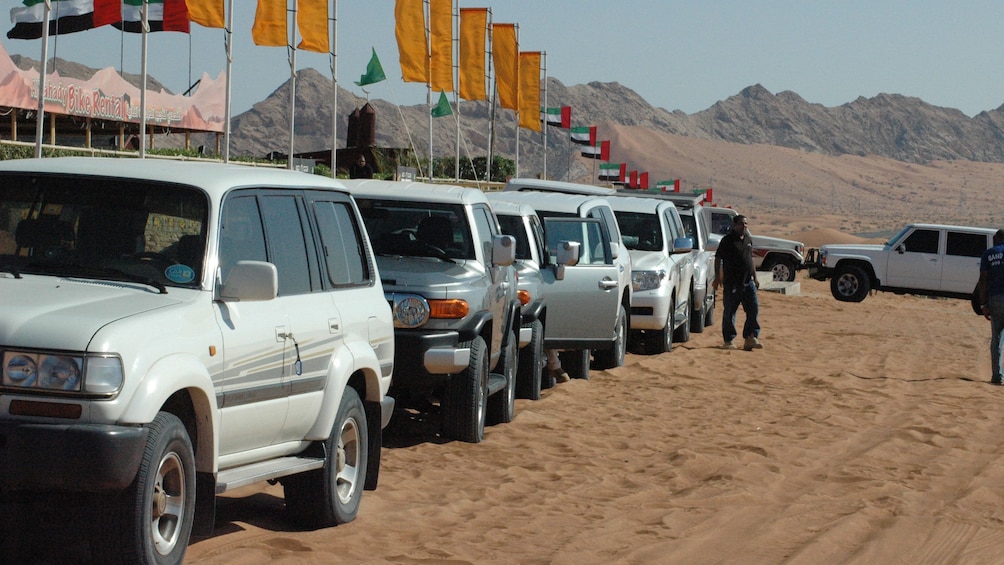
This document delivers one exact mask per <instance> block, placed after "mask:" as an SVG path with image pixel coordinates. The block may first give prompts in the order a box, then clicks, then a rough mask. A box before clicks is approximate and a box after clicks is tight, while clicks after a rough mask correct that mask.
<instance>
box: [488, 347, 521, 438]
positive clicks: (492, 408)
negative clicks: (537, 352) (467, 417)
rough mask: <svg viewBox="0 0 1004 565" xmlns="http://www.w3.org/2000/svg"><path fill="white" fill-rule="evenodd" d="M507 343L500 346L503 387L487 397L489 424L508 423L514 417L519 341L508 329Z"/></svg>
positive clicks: (500, 370) (500, 369) (500, 368)
mask: <svg viewBox="0 0 1004 565" xmlns="http://www.w3.org/2000/svg"><path fill="white" fill-rule="evenodd" d="M508 339H509V341H508V345H506V346H505V347H504V348H502V355H500V356H499V357H501V360H500V361H499V366H498V369H499V372H500V373H502V374H503V375H505V388H503V389H502V390H500V391H498V392H496V393H495V394H493V395H491V396H490V397H488V413H487V415H486V418H487V421H488V423H489V424H491V425H495V424H508V423H509V422H512V419H513V418H515V417H516V367H517V365H518V364H519V342H517V341H516V333H515V332H513V331H512V330H510V331H509V338H508Z"/></svg>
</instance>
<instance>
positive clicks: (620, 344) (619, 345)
mask: <svg viewBox="0 0 1004 565" xmlns="http://www.w3.org/2000/svg"><path fill="white" fill-rule="evenodd" d="M627 333H628V327H627V311H626V310H625V309H624V305H623V304H622V305H620V306H618V308H617V322H616V323H615V324H614V336H615V337H614V344H613V347H611V348H610V349H606V350H603V351H597V352H596V368H597V369H600V370H605V369H613V368H614V367H620V366H621V365H623V364H624V354H625V353H626V351H627ZM562 365H564V362H562ZM569 374H571V371H569Z"/></svg>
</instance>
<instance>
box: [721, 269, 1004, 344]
mask: <svg viewBox="0 0 1004 565" xmlns="http://www.w3.org/2000/svg"><path fill="white" fill-rule="evenodd" d="M1002 299H1004V297H1002ZM722 302H723V303H724V308H725V311H724V312H723V313H722V337H723V338H725V341H732V340H733V339H735V338H736V312H738V311H739V305H740V304H741V305H742V307H743V312H746V323H745V324H743V337H744V338H747V337H760V322H758V321H757V314H758V313H759V311H760V302H759V301H758V300H757V296H756V283H755V282H753V281H752V280H750V281H749V282H747V283H746V284H744V285H742V286H737V287H731V288H730V287H728V286H724V287H722ZM1002 307H1004V300H1002ZM1001 321H1002V322H1001V323H1002V324H1004V316H1002V317H1001Z"/></svg>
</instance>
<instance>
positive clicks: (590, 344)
mask: <svg viewBox="0 0 1004 565" xmlns="http://www.w3.org/2000/svg"><path fill="white" fill-rule="evenodd" d="M496 198H499V199H503V200H507V201H510V202H519V203H522V204H528V205H530V206H531V207H533V209H534V210H536V211H537V214H538V215H539V216H540V217H541V218H542V219H543V220H544V235H545V238H546V239H547V241H548V242H549V244H551V245H552V247H548V252H549V253H550V254H551V255H554V254H555V250H554V247H553V245H557V244H558V243H559V242H560V241H564V240H560V238H561V237H565V239H575V241H579V242H580V243H583V244H585V243H587V242H585V241H583V238H584V237H589V236H590V234H591V233H592V232H590V231H589V230H585V231H583V229H580V228H577V227H574V226H564V227H567V228H568V233H567V234H566V233H556V234H551V233H548V225H549V223H548V220H549V219H552V218H554V219H557V218H593V219H595V220H597V222H599V224H600V229H601V233H602V234H603V236H604V237H605V242H604V245H598V244H597V243H596V242H594V243H593V247H591V248H586V247H584V248H583V249H581V254H582V258H581V259H580V260H579V262H578V265H579V266H581V267H585V266H589V268H588V269H586V268H579V269H572V270H571V271H572V272H573V273H574V277H576V278H578V277H581V278H582V280H581V281H577V282H576V283H575V284H571V285H568V286H572V287H575V288H579V289H581V293H580V295H579V296H578V298H573V297H572V296H571V295H569V294H566V295H564V296H562V298H561V302H560V304H561V305H560V306H559V308H560V309H561V310H562V311H564V312H565V313H564V314H562V315H561V318H562V319H563V320H573V319H574V320H575V322H574V325H573V326H571V327H568V328H565V329H563V330H559V329H558V328H557V327H554V326H550V327H548V328H546V329H545V333H544V335H545V339H544V341H545V346H546V347H548V348H551V349H563V350H566V351H565V352H563V353H562V354H561V359H562V361H561V363H562V366H563V367H564V368H565V369H566V371H568V373H569V374H570V375H575V374H576V373H577V372H578V373H579V376H583V377H584V376H586V375H588V370H589V365H590V352H592V355H593V357H594V361H595V363H596V366H597V368H599V369H610V368H613V367H620V366H621V365H623V364H624V354H625V349H626V346H627V332H628V324H629V323H630V320H629V318H628V311H629V310H630V308H631V292H632V291H631V256H630V254H629V253H628V251H627V247H625V246H624V242H623V239H622V238H621V233H620V228H619V227H618V226H617V219H616V217H615V216H614V212H613V209H612V208H611V207H610V203H609V202H608V201H607V199H606V198H601V197H598V196H586V195H581V194H569V193H559V192H538V191H525V192H523V191H521V192H506V191H503V192H501V193H497V196H496ZM573 233H574V234H576V237H575V238H572V237H571V236H572V234H573ZM566 236H567V237H566ZM556 238H558V239H556ZM609 267H613V268H612V269H611V268H609ZM579 284H581V285H584V286H583V287H579V286H578V285H579ZM592 287H595V288H598V289H599V290H600V291H601V292H600V293H595V292H588V291H591V290H593V288H592ZM587 300H588V302H587ZM557 304H559V303H558V302H556V301H553V300H549V301H548V309H549V310H550V311H551V312H552V314H553V313H554V307H555V306H556V305H557ZM586 304H588V305H589V307H588V308H584V307H583V306H584V305H586ZM572 313H574V314H572ZM573 316H574V317H573ZM552 327H553V328H554V329H553V330H552ZM597 332H599V335H600V336H601V337H599V338H597V337H596V336H597ZM562 334H563V335H562ZM559 335H562V337H559ZM569 367H571V368H569Z"/></svg>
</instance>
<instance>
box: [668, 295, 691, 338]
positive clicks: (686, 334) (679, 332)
mask: <svg viewBox="0 0 1004 565" xmlns="http://www.w3.org/2000/svg"><path fill="white" fill-rule="evenodd" d="M693 316H694V305H693V303H691V302H690V301H689V300H688V301H687V315H686V320H685V321H684V322H683V323H682V324H680V327H678V328H676V330H674V331H673V341H675V342H677V343H687V342H688V341H690V318H692V317H693ZM675 317H676V316H675V315H674V316H673V318H674V319H675Z"/></svg>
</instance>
